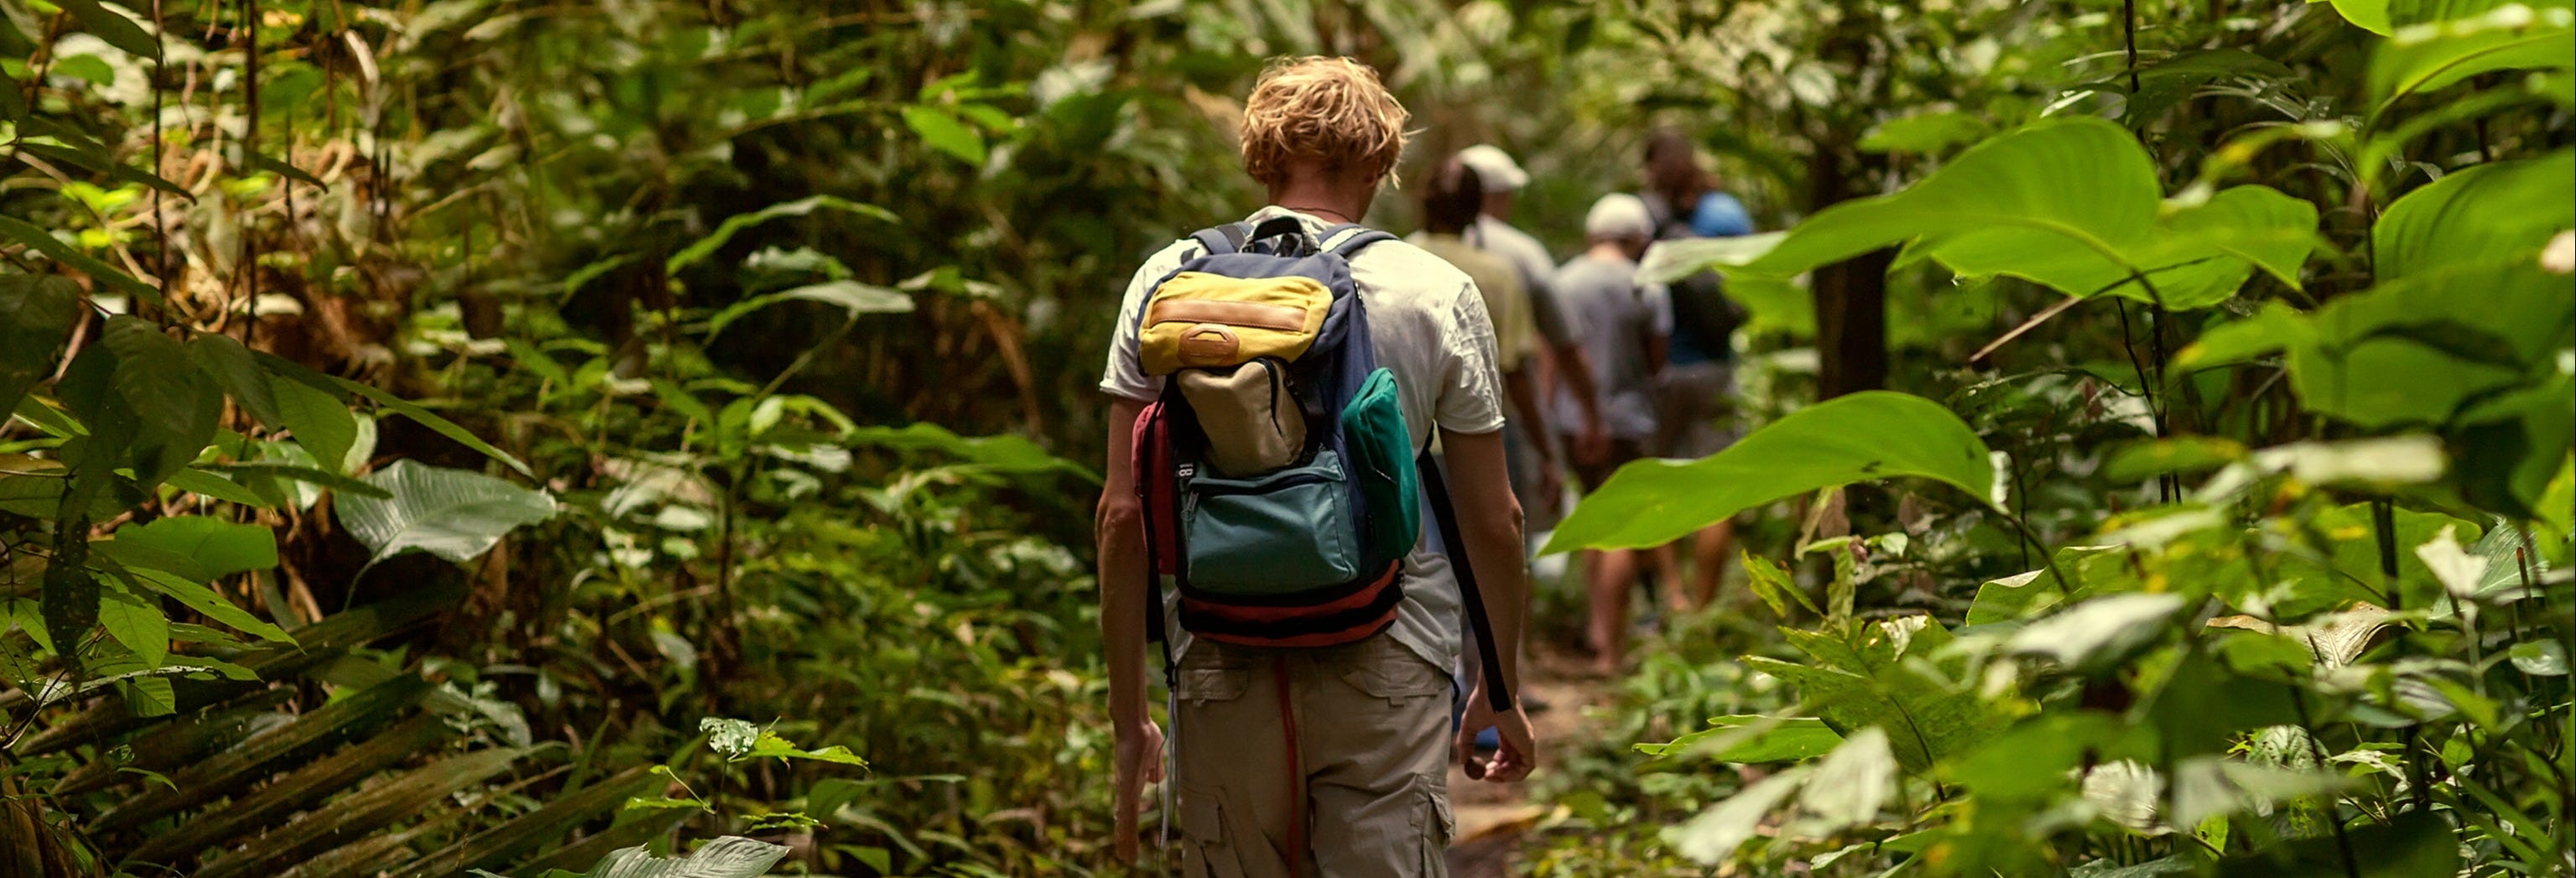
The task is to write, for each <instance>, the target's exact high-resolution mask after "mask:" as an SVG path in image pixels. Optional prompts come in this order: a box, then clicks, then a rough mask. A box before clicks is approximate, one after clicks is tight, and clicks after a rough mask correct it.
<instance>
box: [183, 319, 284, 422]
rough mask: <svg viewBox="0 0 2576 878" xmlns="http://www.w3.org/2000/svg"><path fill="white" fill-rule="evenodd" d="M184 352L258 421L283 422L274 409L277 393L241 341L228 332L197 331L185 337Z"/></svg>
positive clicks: (234, 401)
mask: <svg viewBox="0 0 2576 878" xmlns="http://www.w3.org/2000/svg"><path fill="white" fill-rule="evenodd" d="M188 356H190V357H192V358H194V359H195V360H196V361H197V367H198V368H200V369H204V370H205V371H206V374H207V375H210V376H213V377H214V379H215V381H216V382H217V383H219V384H221V385H223V388H224V391H225V392H227V393H230V394H232V397H233V403H234V404H236V405H239V406H241V407H242V410H243V411H246V412H249V413H251V416H252V417H255V418H258V419H259V422H260V423H262V424H267V425H268V426H270V427H282V426H285V425H286V424H285V422H284V421H283V420H281V418H280V415H279V412H278V408H277V395H276V393H275V392H274V391H273V390H272V389H271V388H270V387H269V378H268V373H266V372H263V371H260V368H259V361H258V360H255V359H253V358H252V357H251V355H250V349H249V348H246V347H242V343H241V342H238V341H234V340H233V339H232V337H231V336H225V335H216V334H214V333H201V334H199V335H198V336H197V337H195V338H191V339H189V340H188Z"/></svg>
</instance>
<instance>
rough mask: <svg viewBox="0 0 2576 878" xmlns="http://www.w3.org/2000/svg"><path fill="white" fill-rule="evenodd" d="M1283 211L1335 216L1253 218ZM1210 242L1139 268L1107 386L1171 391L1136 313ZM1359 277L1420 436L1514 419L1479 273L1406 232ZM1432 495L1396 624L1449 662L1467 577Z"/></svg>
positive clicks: (1421, 441)
mask: <svg viewBox="0 0 2576 878" xmlns="http://www.w3.org/2000/svg"><path fill="white" fill-rule="evenodd" d="M1278 216H1295V217H1297V218H1298V219H1299V220H1302V221H1304V222H1305V224H1306V227H1307V229H1308V230H1309V231H1311V232H1315V233H1318V234H1320V233H1322V232H1323V230H1325V229H1327V228H1330V227H1331V226H1332V224H1331V223H1328V222H1325V221H1324V220H1322V219H1319V218H1316V217H1313V216H1308V215H1306V214H1301V213H1296V212H1294V211H1291V210H1289V209H1287V208H1284V207H1279V206H1276V205H1273V206H1270V207H1265V208H1262V209H1260V210H1259V211H1256V212H1254V213H1253V214H1252V216H1250V217H1247V218H1246V220H1245V221H1246V222H1252V223H1259V222H1261V221H1263V220H1267V219H1270V218H1272V217H1278ZM1198 251H1199V246H1198V244H1197V242H1195V241H1190V240H1187V239H1183V240H1180V241H1175V242H1173V243H1172V245H1171V246H1169V247H1165V248H1163V249H1162V250H1161V251H1160V252H1157V253H1155V254H1154V255H1153V256H1152V257H1150V258H1148V259H1146V260H1145V264H1144V266H1143V267H1140V268H1138V269H1136V275H1135V277H1134V278H1132V279H1130V280H1129V281H1128V283H1127V294H1126V297H1125V298H1124V300H1122V301H1121V302H1120V303H1119V306H1118V328H1117V334H1116V336H1115V338H1114V339H1113V340H1112V341H1111V343H1110V345H1109V357H1108V363H1107V365H1106V367H1105V368H1103V369H1102V374H1101V377H1100V389H1101V390H1103V391H1106V392H1108V393H1111V394H1114V395H1117V396H1123V397H1126V398H1128V399H1135V400H1151V399H1153V398H1155V396H1157V395H1158V394H1160V393H1162V390H1163V378H1162V377H1161V376H1156V375H1147V374H1145V372H1144V368H1143V365H1142V364H1141V363H1139V362H1138V361H1137V357H1136V315H1137V313H1138V312H1139V311H1140V310H1141V309H1142V308H1144V306H1145V299H1146V298H1147V297H1148V296H1149V295H1150V294H1151V293H1152V292H1153V290H1152V287H1153V285H1154V284H1155V283H1156V282H1157V281H1160V280H1162V279H1163V277H1164V276H1165V275H1169V274H1171V273H1172V272H1173V270H1175V269H1178V268H1179V267H1180V265H1181V263H1183V262H1186V261H1188V260H1189V258H1190V257H1193V256H1197V255H1198ZM1351 281H1352V282H1353V283H1354V284H1355V285H1356V286H1357V287H1358V288H1359V293H1360V301H1361V302H1362V303H1363V304H1365V305H1366V306H1367V307H1368V319H1369V339H1370V342H1371V344H1370V347H1371V349H1372V350H1373V351H1374V353H1376V355H1377V364H1378V365H1379V366H1383V367H1386V368H1387V369H1390V370H1393V371H1394V373H1395V386H1396V398H1397V401H1398V402H1399V403H1401V407H1402V408H1403V410H1404V423H1405V427H1406V428H1407V429H1409V430H1410V431H1412V433H1413V441H1414V447H1416V448H1421V447H1424V446H1426V445H1428V444H1429V443H1430V441H1431V436H1432V427H1433V426H1434V425H1435V424H1436V425H1437V426H1439V427H1440V428H1442V429H1447V430H1452V431H1455V432H1459V433H1490V432H1493V431H1495V430H1499V429H1502V426H1503V403H1502V386H1503V378H1502V374H1501V373H1500V372H1499V371H1497V370H1496V369H1495V367H1494V327H1493V321H1492V319H1491V318H1490V317H1488V316H1487V315H1486V313H1485V297H1484V296H1483V295H1481V294H1479V293H1477V292H1476V284H1475V282H1474V281H1471V280H1468V279H1467V275H1466V274H1465V273H1464V272H1461V271H1459V270H1458V269H1457V268H1456V267H1454V266H1451V265H1450V264H1449V263H1448V262H1446V261H1443V260H1442V259H1441V258H1440V257H1437V256H1433V255H1431V254H1430V253H1428V252H1425V251H1423V250H1422V248H1420V247H1415V246H1413V245H1411V244H1407V243H1404V242H1402V241H1380V242H1378V243H1376V244H1372V245H1370V246H1369V247H1368V248H1367V249H1365V250H1361V251H1360V253H1359V255H1358V256H1357V257H1355V258H1353V259H1352V260H1351ZM1424 505H1425V509H1424V510H1423V513H1424V515H1423V518H1424V522H1423V528H1422V530H1423V533H1424V540H1423V543H1421V544H1417V545H1416V546H1415V547H1414V549H1413V554H1411V555H1409V556H1407V557H1406V558H1405V559H1404V574H1403V575H1404V579H1403V582H1404V603H1403V604H1401V605H1399V606H1398V607H1397V608H1396V615H1395V626H1394V627H1393V628H1391V629H1389V630H1388V633H1389V634H1391V635H1393V636H1394V637H1395V639H1396V641H1397V642H1399V643H1402V644H1404V645H1405V646H1406V647H1407V648H1410V649H1412V650H1413V651H1414V653H1415V654H1417V655H1420V656H1421V657H1422V658H1423V660H1424V661H1428V662H1431V663H1432V664H1434V665H1438V666H1440V667H1442V668H1448V667H1453V666H1454V665H1455V663H1456V659H1457V655H1458V630H1459V621H1460V617H1459V615H1458V613H1459V601H1458V583H1457V581H1456V580H1455V579H1453V578H1452V577H1451V576H1450V574H1449V561H1448V559H1447V558H1444V557H1442V556H1440V555H1438V554H1436V553H1433V552H1432V551H1430V549H1429V548H1428V547H1427V546H1428V544H1429V543H1430V541H1431V534H1432V532H1433V531H1434V528H1433V526H1432V525H1431V522H1430V510H1429V508H1428V506H1429V504H1428V503H1427V502H1426V503H1425V504H1424ZM1164 597H1165V603H1164V607H1165V610H1166V615H1167V621H1169V622H1170V624H1169V625H1168V626H1167V630H1169V631H1170V632H1171V637H1172V647H1173V654H1174V655H1175V656H1178V655H1180V654H1181V653H1182V652H1184V651H1186V650H1187V649H1188V648H1189V644H1190V637H1189V634H1188V632H1185V631H1182V630H1181V628H1180V619H1179V609H1178V608H1179V606H1180V595H1179V594H1178V592H1177V591H1174V590H1169V589H1167V590H1165V592H1164Z"/></svg>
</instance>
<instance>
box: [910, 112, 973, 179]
mask: <svg viewBox="0 0 2576 878" xmlns="http://www.w3.org/2000/svg"><path fill="white" fill-rule="evenodd" d="M903 125H904V127H906V128H910V129H912V133H913V134H915V135H918V136H919V137H920V138H921V142H923V143H927V144H930V147H931V148H932V149H936V150H939V151H940V152H944V153H947V154H949V155H952V156H956V157H957V160H958V161H962V162H965V163H967V164H969V165H973V166H976V167H979V168H980V167H983V166H984V155H985V150H984V134H983V132H980V131H977V130H975V127H974V126H973V125H969V124H967V123H966V122H965V120H962V119H959V118H957V117H956V116H955V115H952V114H950V113H949V112H948V111H946V110H942V109H939V108H937V107H920V106H914V107H905V108H903Z"/></svg>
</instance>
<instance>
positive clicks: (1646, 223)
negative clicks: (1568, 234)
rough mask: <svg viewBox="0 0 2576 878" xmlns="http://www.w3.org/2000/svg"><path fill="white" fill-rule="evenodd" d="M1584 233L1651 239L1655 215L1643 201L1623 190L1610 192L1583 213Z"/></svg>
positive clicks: (1653, 231)
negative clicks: (1588, 210)
mask: <svg viewBox="0 0 2576 878" xmlns="http://www.w3.org/2000/svg"><path fill="white" fill-rule="evenodd" d="M1583 233H1584V234H1586V235H1589V236H1592V237H1594V238H1652V237H1654V236H1655V218H1654V216H1653V215H1652V214H1649V213H1647V212H1646V202H1645V200H1644V199H1640V198H1638V197H1637V196H1634V195H1630V194H1628V193H1625V192H1612V193H1610V194H1608V195H1604V196H1601V200H1599V201H1595V202H1592V210H1591V211H1590V212H1588V213H1585V214H1584V215H1583Z"/></svg>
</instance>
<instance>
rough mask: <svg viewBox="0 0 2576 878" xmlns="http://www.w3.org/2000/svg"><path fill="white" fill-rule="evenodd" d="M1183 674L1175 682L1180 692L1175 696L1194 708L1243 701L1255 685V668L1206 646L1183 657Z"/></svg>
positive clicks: (1229, 654)
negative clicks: (1253, 671)
mask: <svg viewBox="0 0 2576 878" xmlns="http://www.w3.org/2000/svg"><path fill="white" fill-rule="evenodd" d="M1180 670H1181V672H1180V674H1179V675H1178V676H1177V678H1176V679H1175V682H1176V683H1177V684H1178V686H1179V691H1177V692H1175V693H1173V694H1175V695H1178V696H1179V697H1180V699H1181V700H1182V701H1187V702H1190V703H1193V704H1207V703H1209V702H1215V701H1233V700H1235V699H1238V698H1242V697H1243V692H1244V689H1245V688H1246V687H1249V686H1250V685H1251V683H1252V668H1251V666H1250V665H1249V664H1247V663H1246V662H1245V661H1243V660H1242V657H1241V656H1239V655H1236V654H1231V653H1229V652H1228V651H1227V650H1225V649H1223V648H1222V647H1218V646H1215V645H1212V644H1209V643H1205V642H1202V643H1199V644H1197V645H1195V646H1193V647H1191V649H1190V651H1189V653H1188V654H1187V655H1184V656H1182V657H1181V669H1180Z"/></svg>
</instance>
